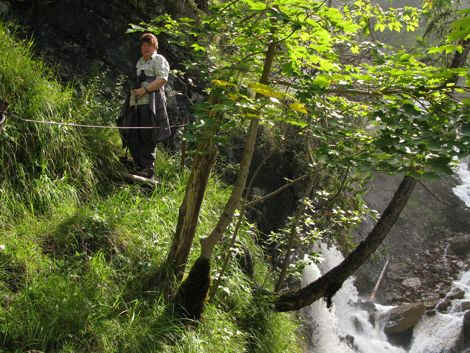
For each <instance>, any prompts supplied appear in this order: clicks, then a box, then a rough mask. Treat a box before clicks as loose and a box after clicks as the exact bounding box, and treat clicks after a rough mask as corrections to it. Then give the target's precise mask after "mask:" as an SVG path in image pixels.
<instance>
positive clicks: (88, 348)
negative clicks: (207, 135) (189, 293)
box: [0, 23, 301, 353]
mask: <svg viewBox="0 0 470 353" xmlns="http://www.w3.org/2000/svg"><path fill="white" fill-rule="evenodd" d="M8 28H9V27H8V26H6V25H5V24H1V23H0V53H1V55H0V98H3V99H7V100H8V101H9V102H10V110H11V111H14V112H16V113H17V114H18V115H20V116H24V117H28V118H32V119H39V120H41V119H47V120H60V121H74V122H76V121H82V122H88V123H90V122H93V123H95V122H98V123H109V121H110V118H111V117H112V116H113V114H114V113H115V112H116V109H117V108H118V107H114V106H112V104H111V103H109V102H99V101H97V100H96V99H94V96H95V93H96V91H95V90H96V88H94V87H86V88H82V89H81V92H80V94H77V93H76V90H75V89H73V87H71V86H70V87H64V86H63V85H61V84H59V83H58V82H57V81H56V80H55V79H54V75H53V73H52V72H51V70H50V69H48V68H47V67H45V66H44V65H43V64H42V63H41V62H40V61H38V60H35V59H33V57H32V54H31V48H30V46H31V44H30V43H29V42H22V41H19V40H17V39H15V38H14V36H13V35H12V34H11V33H10V32H9V29H8ZM118 148H119V144H118V135H117V133H116V132H115V131H108V130H92V131H88V130H86V131H85V130H81V129H76V128H59V127H56V126H52V127H51V126H44V125H35V124H29V123H25V122H22V121H19V120H14V119H9V121H8V126H7V129H6V130H5V131H4V132H3V133H0V163H1V164H0V165H1V169H0V352H26V351H28V350H31V349H37V350H41V351H43V352H48V353H49V352H119V353H122V352H132V353H136V352H145V353H148V352H188V353H189V352H202V353H204V352H210V353H215V352H237V353H240V352H266V353H275V352H300V351H301V349H300V347H299V344H298V342H297V341H298V337H297V335H296V327H297V323H296V322H295V321H294V320H292V318H291V317H289V316H287V315H284V314H274V313H272V312H271V311H270V310H269V309H268V308H266V307H265V304H264V302H265V301H264V300H263V298H262V297H261V296H260V297H258V296H254V295H253V291H252V284H251V283H250V280H249V279H248V278H247V277H246V276H245V275H244V274H243V273H242V272H241V270H240V269H239V268H238V266H237V264H236V262H235V261H234V262H233V263H232V265H231V267H230V269H229V274H230V276H229V277H228V279H227V280H226V281H225V282H224V285H223V288H222V289H223V290H221V291H220V293H218V296H217V298H216V300H215V301H214V303H211V304H208V305H207V310H206V312H205V314H204V319H203V322H202V323H201V324H200V325H198V326H196V327H184V326H181V324H179V323H178V322H176V321H175V320H174V318H173V316H172V314H171V311H170V310H169V308H168V306H167V305H166V304H165V302H164V300H163V299H162V297H161V296H160V294H159V292H158V283H154V278H155V277H154V274H155V272H156V271H157V269H158V267H159V265H161V263H162V262H163V260H164V258H165V254H166V252H167V248H168V245H169V243H170V240H171V236H172V233H173V231H174V227H175V221H176V219H177V214H178V207H179V205H180V202H181V200H182V197H183V191H184V185H185V180H186V178H187V174H188V171H187V170H184V171H182V170H180V168H179V162H178V156H171V155H168V154H166V153H165V152H161V151H160V152H159V153H158V161H157V165H158V169H157V177H158V178H159V179H160V181H161V182H160V184H159V186H158V187H157V188H156V189H155V190H153V191H149V190H148V189H147V190H146V189H143V188H142V187H139V186H137V185H126V184H123V183H119V182H114V183H113V182H112V180H116V179H115V178H114V177H113V176H114V175H115V173H116V170H117V169H118V168H119V166H118V163H117V162H116V160H117V158H116V154H117V152H116V151H118ZM228 191H229V188H227V187H226V186H224V185H222V184H221V183H220V182H219V181H218V180H217V179H216V178H212V179H211V181H210V185H209V188H208V197H207V200H206V201H205V203H204V205H203V210H202V214H201V223H200V226H199V228H198V233H199V234H205V233H207V232H208V230H209V229H210V228H211V227H212V225H213V224H214V222H215V221H216V219H217V216H218V214H219V213H220V210H221V207H222V205H223V203H224V202H225V200H226V198H227V197H228ZM247 229H248V227H247ZM239 246H244V247H247V248H249V249H250V250H251V252H252V253H253V254H255V262H256V267H255V270H256V273H255V277H257V279H258V280H259V281H268V282H269V277H270V274H269V269H268V267H267V266H266V265H264V264H263V260H262V259H263V258H262V255H261V251H260V249H259V248H257V247H256V245H254V242H253V240H252V235H251V233H250V232H249V231H246V232H245V234H244V235H243V236H242V240H241V243H240V244H239ZM195 255H197V254H193V257H192V258H191V261H193V260H194V256H195ZM216 267H220V264H217V266H216Z"/></svg>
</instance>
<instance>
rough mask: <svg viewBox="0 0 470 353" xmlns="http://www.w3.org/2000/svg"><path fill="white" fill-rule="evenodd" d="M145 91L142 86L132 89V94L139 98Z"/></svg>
mask: <svg viewBox="0 0 470 353" xmlns="http://www.w3.org/2000/svg"><path fill="white" fill-rule="evenodd" d="M146 93H147V92H145V89H144V88H143V87H141V88H137V89H135V90H134V94H135V95H136V97H137V98H140V97H142V96H144V95H145V94H146Z"/></svg>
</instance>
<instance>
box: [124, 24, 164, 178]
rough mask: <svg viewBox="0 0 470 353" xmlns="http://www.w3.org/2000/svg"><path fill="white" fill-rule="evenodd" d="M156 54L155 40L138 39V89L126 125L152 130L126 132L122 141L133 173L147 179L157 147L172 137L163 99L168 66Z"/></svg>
mask: <svg viewBox="0 0 470 353" xmlns="http://www.w3.org/2000/svg"><path fill="white" fill-rule="evenodd" d="M157 51H158V40H157V37H155V35H153V34H151V33H144V34H143V35H142V36H141V37H140V52H141V54H142V57H141V58H140V59H139V60H138V61H137V64H136V71H137V88H135V89H133V90H131V93H130V97H129V101H130V118H129V120H128V122H127V124H129V125H130V126H135V127H137V126H143V127H153V129H129V130H126V131H125V138H123V142H124V141H125V145H127V147H128V148H129V152H130V154H131V156H132V159H133V161H134V168H133V169H134V170H133V172H134V173H135V174H137V175H140V176H143V177H146V178H153V175H154V162H155V148H156V146H157V143H158V142H161V141H164V140H166V139H168V138H169V137H170V135H171V130H170V123H169V120H168V113H167V109H166V97H165V84H166V83H167V81H168V74H169V71H170V66H169V64H168V61H167V60H166V59H165V57H163V56H162V55H160V54H158V53H157ZM123 145H124V143H123Z"/></svg>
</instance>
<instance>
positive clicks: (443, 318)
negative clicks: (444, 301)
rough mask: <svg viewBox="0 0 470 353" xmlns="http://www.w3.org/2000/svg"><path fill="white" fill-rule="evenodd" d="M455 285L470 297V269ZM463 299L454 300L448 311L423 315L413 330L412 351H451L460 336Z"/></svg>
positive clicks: (466, 296) (441, 352)
mask: <svg viewBox="0 0 470 353" xmlns="http://www.w3.org/2000/svg"><path fill="white" fill-rule="evenodd" d="M454 286H455V287H458V288H460V289H463V290H464V291H465V297H464V300H468V299H470V271H469V272H465V273H464V274H463V275H462V276H461V278H460V279H459V280H458V281H455V282H454ZM461 302H462V300H453V301H452V306H451V308H450V310H449V312H448V313H445V314H441V313H437V314H436V315H435V316H433V317H423V319H422V320H421V321H420V322H419V323H418V324H417V325H416V327H415V328H414V330H413V344H412V346H411V349H410V353H446V352H450V351H451V350H452V348H453V347H455V344H456V342H457V340H458V338H459V336H460V331H461V329H462V321H463V316H464V312H462V311H460V307H461V306H460V304H461Z"/></svg>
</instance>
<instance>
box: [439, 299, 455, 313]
mask: <svg viewBox="0 0 470 353" xmlns="http://www.w3.org/2000/svg"><path fill="white" fill-rule="evenodd" d="M451 305H452V302H451V301H450V300H449V299H444V300H443V301H441V302H440V303H439V304H437V305H436V310H437V311H439V312H440V313H445V312H447V310H448V309H449V307H450V306H451Z"/></svg>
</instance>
